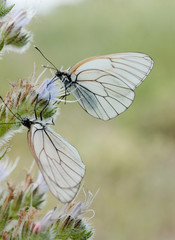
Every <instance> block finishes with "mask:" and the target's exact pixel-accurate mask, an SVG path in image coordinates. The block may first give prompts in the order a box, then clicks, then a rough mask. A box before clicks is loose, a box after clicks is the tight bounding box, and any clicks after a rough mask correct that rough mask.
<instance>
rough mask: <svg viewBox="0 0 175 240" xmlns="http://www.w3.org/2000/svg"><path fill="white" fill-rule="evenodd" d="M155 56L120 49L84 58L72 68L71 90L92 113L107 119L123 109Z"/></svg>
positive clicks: (145, 75) (146, 73)
mask: <svg viewBox="0 0 175 240" xmlns="http://www.w3.org/2000/svg"><path fill="white" fill-rule="evenodd" d="M152 67H153V60H152V59H151V58H150V57H149V56H147V55H145V54H142V53H132V52H130V53H118V54H111V55H104V56H99V57H92V58H88V59H85V60H83V61H81V62H79V63H77V64H76V65H75V66H73V67H72V68H71V69H70V74H71V78H72V85H71V87H70V91H71V92H72V94H73V95H74V97H75V98H76V99H78V102H79V104H80V105H81V106H82V107H83V108H84V110H85V111H86V112H88V113H89V114H90V115H92V116H94V117H96V118H100V119H103V120H108V119H111V118H114V117H116V116H117V115H119V114H120V113H122V112H124V111H125V110H126V109H127V108H128V107H129V106H130V105H131V103H132V102H133V100H134V96H135V93H134V89H135V88H136V87H138V86H139V85H140V84H141V83H142V82H143V80H144V79H145V78H146V77H147V75H148V74H149V72H150V71H151V69H152Z"/></svg>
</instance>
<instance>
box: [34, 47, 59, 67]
mask: <svg viewBox="0 0 175 240" xmlns="http://www.w3.org/2000/svg"><path fill="white" fill-rule="evenodd" d="M34 48H35V49H36V50H37V51H38V52H39V53H40V54H41V55H42V56H43V58H45V59H46V61H47V62H49V63H50V64H51V65H52V66H53V67H54V69H55V70H56V71H58V68H57V67H56V66H55V65H54V64H53V63H52V62H51V61H50V60H49V59H48V58H47V57H46V56H45V55H44V54H43V53H42V52H41V50H40V49H39V48H38V47H37V46H34Z"/></svg>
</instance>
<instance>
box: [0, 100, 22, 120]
mask: <svg viewBox="0 0 175 240" xmlns="http://www.w3.org/2000/svg"><path fill="white" fill-rule="evenodd" d="M0 99H1V100H2V102H3V103H4V105H5V106H6V108H7V109H8V110H9V111H10V112H11V113H12V115H13V116H15V117H16V118H17V119H18V120H19V121H21V120H22V117H21V116H20V115H19V114H15V113H14V112H13V111H12V110H11V109H10V108H9V107H8V106H7V104H6V103H5V102H4V99H3V98H2V97H1V96H0ZM17 116H18V117H17Z"/></svg>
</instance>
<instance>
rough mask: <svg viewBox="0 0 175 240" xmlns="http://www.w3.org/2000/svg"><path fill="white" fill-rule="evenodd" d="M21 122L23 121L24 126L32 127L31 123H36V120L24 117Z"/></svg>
mask: <svg viewBox="0 0 175 240" xmlns="http://www.w3.org/2000/svg"><path fill="white" fill-rule="evenodd" d="M21 123H22V125H24V126H25V127H27V128H28V129H30V127H31V125H32V124H34V122H33V121H31V120H30V119H28V118H23V119H22V120H21Z"/></svg>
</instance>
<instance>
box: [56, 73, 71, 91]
mask: <svg viewBox="0 0 175 240" xmlns="http://www.w3.org/2000/svg"><path fill="white" fill-rule="evenodd" d="M55 76H57V77H58V78H59V79H60V80H61V81H62V82H63V83H64V86H65V88H68V87H70V86H71V84H72V79H71V76H70V74H69V73H67V72H62V71H59V70H58V71H56V73H55Z"/></svg>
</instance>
